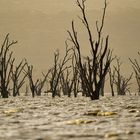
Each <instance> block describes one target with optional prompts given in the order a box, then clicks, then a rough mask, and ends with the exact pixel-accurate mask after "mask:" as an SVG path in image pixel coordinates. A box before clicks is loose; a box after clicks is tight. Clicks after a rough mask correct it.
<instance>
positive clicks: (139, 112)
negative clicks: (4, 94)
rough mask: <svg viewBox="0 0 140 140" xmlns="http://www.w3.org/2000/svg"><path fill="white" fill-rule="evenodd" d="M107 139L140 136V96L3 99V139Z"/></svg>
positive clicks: (0, 132)
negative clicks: (91, 99)
mask: <svg viewBox="0 0 140 140" xmlns="http://www.w3.org/2000/svg"><path fill="white" fill-rule="evenodd" d="M103 139H105V140H108V139H109V140H110V139H111V140H139V139H140V96H120V97H113V98H112V97H102V98H101V99H100V100H98V101H90V99H89V98H84V97H78V98H67V97H62V98H58V97H57V98H55V99H52V98H51V97H48V95H47V96H41V97H35V98H34V99H33V98H31V97H28V96H26V97H16V98H9V99H0V140H103Z"/></svg>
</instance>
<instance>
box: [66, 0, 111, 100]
mask: <svg viewBox="0 0 140 140" xmlns="http://www.w3.org/2000/svg"><path fill="white" fill-rule="evenodd" d="M85 2H86V0H77V5H78V7H79V8H80V10H81V13H82V17H79V18H80V20H81V21H82V23H83V25H84V27H85V29H86V31H87V34H88V38H89V40H88V41H89V44H90V47H89V49H90V50H91V57H87V61H86V62H85V63H83V59H82V54H81V44H80V41H79V36H78V33H77V31H76V29H75V24H74V21H72V31H68V34H69V37H70V41H71V42H72V44H73V46H74V51H75V52H74V53H75V54H76V55H75V56H76V58H75V59H76V64H77V66H78V70H79V73H80V78H81V82H82V89H84V92H85V94H86V95H87V96H89V97H90V98H91V100H97V99H99V95H100V91H101V89H102V86H103V82H104V79H105V77H106V74H107V72H108V69H109V66H110V63H111V61H112V51H110V49H109V48H108V39H109V36H106V38H105V40H104V38H103V36H102V31H103V27H104V20H105V15H106V8H107V2H106V0H105V3H104V4H105V5H104V10H103V15H102V19H101V24H100V25H99V23H98V21H97V22H96V31H97V40H96V39H94V37H93V33H92V29H91V27H90V25H89V22H88V19H87V16H86V5H85Z"/></svg>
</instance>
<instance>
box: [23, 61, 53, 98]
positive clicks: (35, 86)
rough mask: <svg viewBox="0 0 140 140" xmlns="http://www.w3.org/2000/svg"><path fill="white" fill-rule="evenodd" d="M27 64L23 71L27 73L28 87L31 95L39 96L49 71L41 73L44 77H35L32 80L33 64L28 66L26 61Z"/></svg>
mask: <svg viewBox="0 0 140 140" xmlns="http://www.w3.org/2000/svg"><path fill="white" fill-rule="evenodd" d="M26 65H27V70H24V72H25V73H26V74H27V76H28V79H29V87H30V90H31V93H32V97H35V95H37V96H40V95H41V92H42V89H43V87H44V84H45V82H46V79H47V77H48V75H49V73H50V70H49V71H48V72H47V74H45V75H44V74H43V76H44V79H43V80H41V79H37V80H33V66H32V65H31V66H29V65H28V63H27V62H26Z"/></svg>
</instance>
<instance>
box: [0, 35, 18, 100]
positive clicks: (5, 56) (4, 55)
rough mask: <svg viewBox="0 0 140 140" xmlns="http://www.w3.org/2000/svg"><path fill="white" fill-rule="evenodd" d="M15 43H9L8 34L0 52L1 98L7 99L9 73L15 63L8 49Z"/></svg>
mask: <svg viewBox="0 0 140 140" xmlns="http://www.w3.org/2000/svg"><path fill="white" fill-rule="evenodd" d="M16 43H17V41H12V42H11V41H9V34H7V35H6V37H5V39H4V42H3V44H2V46H1V50H0V59H1V60H0V82H1V83H0V91H1V96H2V98H8V97H9V91H8V90H9V83H10V80H11V77H10V75H11V73H12V69H13V63H14V61H15V59H14V58H12V55H13V52H12V51H10V48H11V47H12V46H14V45H15V44H16Z"/></svg>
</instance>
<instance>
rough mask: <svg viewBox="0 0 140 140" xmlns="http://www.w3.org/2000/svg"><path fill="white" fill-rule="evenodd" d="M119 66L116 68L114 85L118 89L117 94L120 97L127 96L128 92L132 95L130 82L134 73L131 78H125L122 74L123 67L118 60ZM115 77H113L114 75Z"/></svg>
mask: <svg viewBox="0 0 140 140" xmlns="http://www.w3.org/2000/svg"><path fill="white" fill-rule="evenodd" d="M116 60H117V65H116V66H114V70H115V72H114V73H115V74H114V77H113V79H114V84H115V86H116V88H117V94H118V95H126V92H129V93H130V87H129V86H130V83H129V82H130V80H131V79H132V76H133V73H132V74H131V75H130V76H129V78H125V77H124V76H123V75H122V74H121V65H122V63H121V62H120V59H119V58H117V59H116ZM112 76H113V75H112Z"/></svg>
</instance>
